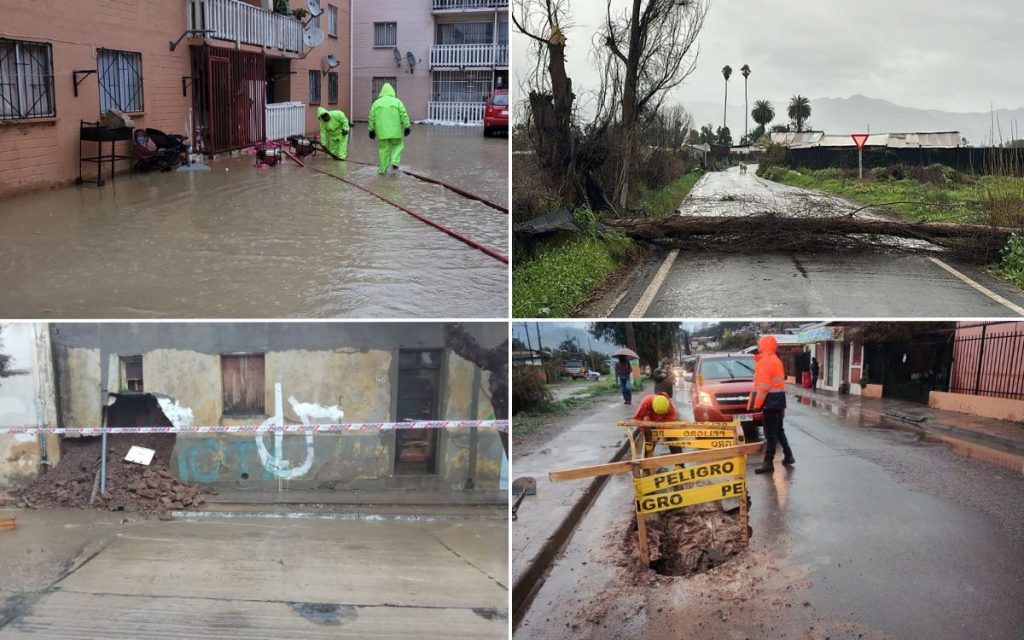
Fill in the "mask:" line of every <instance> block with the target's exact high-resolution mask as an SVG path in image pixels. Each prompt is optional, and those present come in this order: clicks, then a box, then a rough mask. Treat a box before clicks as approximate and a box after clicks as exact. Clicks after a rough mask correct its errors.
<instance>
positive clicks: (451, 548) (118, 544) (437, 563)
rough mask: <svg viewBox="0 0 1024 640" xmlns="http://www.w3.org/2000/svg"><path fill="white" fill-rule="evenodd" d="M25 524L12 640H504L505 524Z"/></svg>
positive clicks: (11, 541) (0, 610) (94, 516)
mask: <svg viewBox="0 0 1024 640" xmlns="http://www.w3.org/2000/svg"><path fill="white" fill-rule="evenodd" d="M115 515H116V516H117V517H114V516H115ZM18 522H19V525H20V526H19V528H18V529H16V530H14V531H11V532H5V533H4V535H3V537H2V538H0V576H4V577H5V579H4V580H3V582H4V584H3V585H0V639H2V640H8V639H14V638H25V639H26V640H27V639H29V638H31V639H34V640H46V639H51V638H52V639H54V640H56V639H58V638H59V639H62V640H63V639H65V638H80V639H83V640H84V639H90V640H91V639H96V640H100V639H103V640H111V639H114V638H124V639H125V640H127V639H129V638H153V639H162V638H167V639H168V640H170V639H171V638H214V637H216V638H222V639H224V640H234V639H236V638H237V639H238V640H242V639H245V640H255V639H261V640H264V639H265V640H277V639H279V638H285V637H287V638H296V639H299V638H302V639H308V640H321V639H323V640H326V639H327V638H368V637H386V638H410V639H412V638H417V639H418V638H437V639H441V638H467V639H468V638H494V639H495V640H497V639H498V638H504V637H506V636H507V625H508V618H507V604H506V603H507V602H508V600H507V598H508V589H507V575H508V560H507V558H508V547H507V542H506V531H507V528H506V527H507V525H506V523H505V522H501V521H495V520H489V521H478V520H469V519H465V520H461V521H453V522H441V523H394V522H365V521H364V522H359V521H336V520H329V519H316V520H276V521H274V520H265V519H252V518H229V519H199V520H194V519H182V520H175V521H172V522H160V521H128V520H125V519H124V517H123V514H109V513H93V512H81V511H71V510H29V511H20V512H18ZM8 577H10V578H11V579H10V580H8V579H7V578H8Z"/></svg>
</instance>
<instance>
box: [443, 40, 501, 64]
mask: <svg viewBox="0 0 1024 640" xmlns="http://www.w3.org/2000/svg"><path fill="white" fill-rule="evenodd" d="M507 66H508V45H507V44H435V45H433V46H431V47H430V68H431V69H433V68H435V67H455V68H474V67H484V68H487V69H490V68H493V67H507Z"/></svg>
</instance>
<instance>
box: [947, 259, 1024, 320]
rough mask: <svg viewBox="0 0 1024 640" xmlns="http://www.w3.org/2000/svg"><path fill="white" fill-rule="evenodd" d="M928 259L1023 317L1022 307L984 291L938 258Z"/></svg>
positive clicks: (1023, 310) (984, 289) (994, 293)
mask: <svg viewBox="0 0 1024 640" xmlns="http://www.w3.org/2000/svg"><path fill="white" fill-rule="evenodd" d="M928 259H929V260H931V261H932V262H934V263H935V264H937V265H939V266H940V267H942V268H943V269H945V270H946V271H948V272H950V273H952V274H953V275H954V276H956V277H957V278H960V279H961V280H963V281H964V282H966V283H967V284H969V285H971V286H972V287H974V288H975V289H977V290H978V291H980V292H982V293H984V294H985V295H986V296H988V297H989V298H992V299H993V300H995V301H996V302H998V303H999V304H1001V305H1003V306H1004V307H1006V308H1007V309H1009V310H1010V311H1013V312H1014V313H1016V314H1017V315H1020V316H1024V307H1021V306H1018V305H1015V304H1014V303H1012V302H1010V301H1009V300H1007V299H1006V298H1004V297H1003V296H1001V295H999V294H998V293H996V292H994V291H991V290H989V289H986V288H985V287H983V286H982V285H980V284H978V283H977V282H975V281H974V280H971V279H970V278H968V277H967V276H965V275H964V274H962V273H960V272H959V271H957V270H956V269H954V268H953V267H951V266H949V265H948V264H946V263H945V262H943V261H942V260H939V259H938V258H933V257H931V256H929V257H928Z"/></svg>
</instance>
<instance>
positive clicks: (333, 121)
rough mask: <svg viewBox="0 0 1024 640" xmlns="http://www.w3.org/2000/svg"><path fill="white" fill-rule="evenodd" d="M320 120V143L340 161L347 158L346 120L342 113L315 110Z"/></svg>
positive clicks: (347, 128) (347, 129)
mask: <svg viewBox="0 0 1024 640" xmlns="http://www.w3.org/2000/svg"><path fill="white" fill-rule="evenodd" d="M316 117H317V118H319V120H320V143H321V144H323V145H324V146H325V147H327V150H328V151H330V152H331V153H333V154H334V155H336V156H338V157H339V158H341V159H342V160H345V159H347V158H348V133H349V131H350V129H349V126H348V118H346V117H345V112H344V111H328V110H327V109H324V108H323V107H320V108H319V109H317V110H316Z"/></svg>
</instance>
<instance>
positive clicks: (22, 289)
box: [0, 125, 508, 318]
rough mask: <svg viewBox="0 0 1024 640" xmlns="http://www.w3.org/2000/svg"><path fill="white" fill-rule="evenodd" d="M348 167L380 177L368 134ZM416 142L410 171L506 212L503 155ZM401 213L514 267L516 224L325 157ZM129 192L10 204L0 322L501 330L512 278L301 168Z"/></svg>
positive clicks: (128, 187)
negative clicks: (435, 320) (326, 322)
mask: <svg viewBox="0 0 1024 640" xmlns="http://www.w3.org/2000/svg"><path fill="white" fill-rule="evenodd" d="M354 133H355V134H356V135H354V136H353V144H352V148H351V150H350V157H351V158H353V159H357V160H363V161H366V162H372V161H374V159H375V155H374V154H375V147H374V146H372V143H371V141H370V140H368V139H366V132H365V125H359V126H357V128H356V130H355V132H354ZM474 134H479V130H478V129H461V128H442V127H417V129H416V132H415V133H414V134H413V136H412V137H410V138H409V139H408V140H407V143H408V152H407V153H406V154H405V157H404V158H403V164H405V165H406V166H407V167H408V168H409V169H411V170H413V171H416V172H419V173H423V174H426V175H430V176H433V177H436V178H438V179H441V180H444V181H446V182H451V183H452V184H456V185H458V186H460V187H462V188H465V189H467V190H469V191H473V192H476V193H479V194H480V195H483V196H485V197H488V198H492V199H495V200H497V201H498V202H506V201H507V186H506V185H507V160H506V157H507V156H506V155H504V154H505V153H507V151H505V149H507V147H505V148H502V145H507V141H505V140H501V139H496V140H484V139H483V138H482V137H480V136H479V135H474ZM312 164H314V166H317V167H320V168H324V169H326V170H329V171H331V172H332V173H337V174H338V175H344V176H346V177H348V178H349V179H351V180H353V181H355V182H358V183H359V184H360V185H362V186H364V187H366V188H368V189H371V190H373V191H376V192H378V193H380V194H381V195H384V196H386V197H388V198H389V199H392V200H394V201H396V202H398V203H400V204H402V205H403V206H407V207H408V208H410V209H412V210H414V211H416V212H418V213H422V214H425V215H427V216H428V217H431V218H433V219H435V220H436V221H437V222H439V223H441V224H443V225H446V226H450V227H451V228H453V229H455V230H457V231H459V232H461V233H463V234H464V235H467V236H469V237H470V238H473V239H474V240H477V241H479V242H481V243H483V244H486V245H487V246H490V247H492V248H494V249H496V250H498V251H499V252H501V253H507V244H508V241H507V228H508V218H507V216H505V215H503V214H500V213H498V212H496V211H494V210H493V209H489V208H487V207H485V206H483V205H481V204H479V203H476V202H473V201H471V200H467V199H465V198H462V197H460V196H458V195H456V194H454V193H451V192H449V191H447V190H445V189H443V188H441V187H437V186H433V185H428V184H425V183H422V182H420V181H418V180H415V179H414V178H411V177H409V176H399V177H396V178H388V177H381V176H377V175H376V172H375V170H374V169H372V168H370V167H366V166H360V165H355V164H352V165H348V166H346V165H344V164H342V163H337V162H334V161H331V160H328V159H326V158H323V157H317V158H315V159H313V161H312ZM211 167H212V169H213V170H212V171H210V172H205V173H152V174H137V175H135V176H134V177H133V178H132V179H129V178H128V177H127V176H119V177H118V179H117V181H116V182H115V183H109V182H108V184H107V185H106V186H105V187H102V188H96V187H94V186H84V187H81V188H79V187H71V188H65V189H60V190H56V191H49V192H43V193H36V194H27V195H24V196H19V197H15V198H10V199H6V200H3V201H0V273H3V274H4V285H3V286H2V287H0V317H10V318H16V317H34V318H49V317H61V318H80V317H81V318H84V317H89V318H93V317H94V318H102V317H122V318H132V317H207V318H217V317H225V318H238V317H253V318H258V317H296V316H304V317H381V316H400V317H474V316H475V317H492V316H500V315H504V314H505V313H506V312H507V295H508V293H507V291H508V290H507V286H508V285H507V282H508V276H507V267H506V265H504V264H502V263H500V262H498V261H497V260H495V259H494V258H491V257H489V256H487V255H485V254H483V253H481V252H480V251H478V250H476V249H472V248H470V247H467V246H466V245H464V244H462V243H461V242H458V241H456V240H454V239H452V238H450V237H448V236H447V235H445V234H443V233H441V232H439V231H436V230H434V229H432V228H431V227H429V226H427V225H425V224H423V223H422V222H419V221H417V220H416V219H414V218H412V217H410V216H408V215H407V214H405V213H403V212H401V211H400V210H398V209H396V208H394V207H392V206H390V205H388V204H385V203H384V202H382V201H380V200H379V199H377V198H374V197H373V196H371V195H369V194H366V193H363V192H361V191H359V190H358V189H355V188H354V187H351V186H349V185H346V184H344V183H342V182H340V181H337V180H334V179H332V178H330V177H327V176H323V175H321V174H318V173H316V172H314V171H312V170H311V169H308V168H305V169H304V168H301V167H298V166H297V165H294V164H292V163H290V162H289V163H285V164H282V165H280V166H278V167H274V168H267V169H256V168H254V167H253V160H252V158H250V157H242V158H233V159H228V160H223V161H218V162H214V163H212V164H211Z"/></svg>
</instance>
